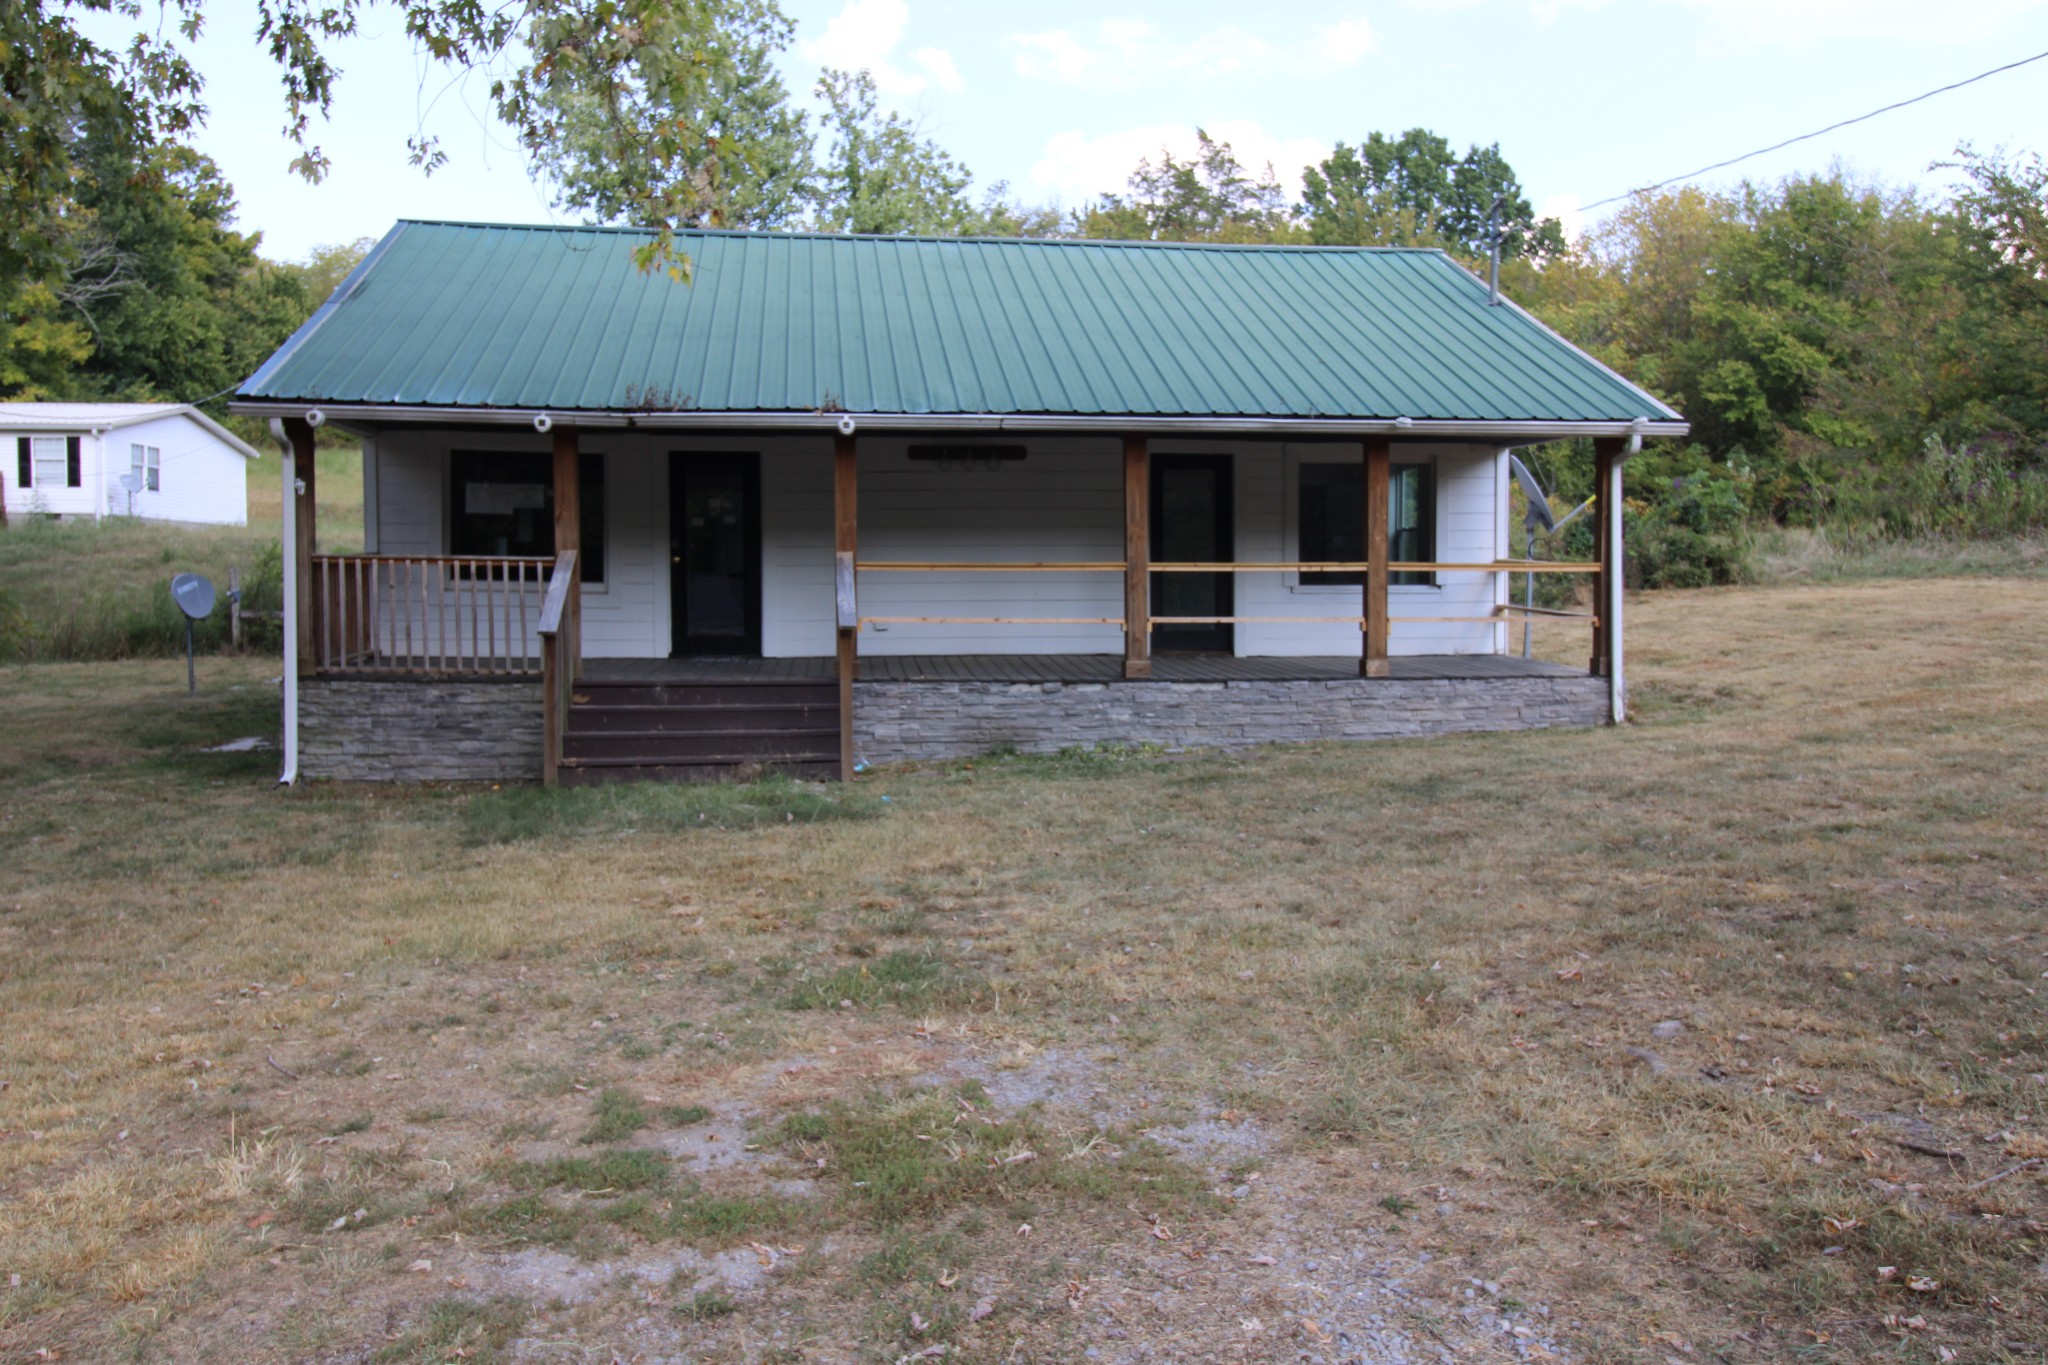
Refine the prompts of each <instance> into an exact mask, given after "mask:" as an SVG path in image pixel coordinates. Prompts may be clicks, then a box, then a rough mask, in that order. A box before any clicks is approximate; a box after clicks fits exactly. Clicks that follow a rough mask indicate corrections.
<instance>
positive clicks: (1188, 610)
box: [1152, 455, 1235, 653]
mask: <svg viewBox="0 0 2048 1365" xmlns="http://www.w3.org/2000/svg"><path fill="white" fill-rule="evenodd" d="M1230 498H1231V464H1230V459H1229V457H1228V456H1220V457H1219V456H1205V455H1163V456H1160V457H1159V458H1158V459H1157V460H1155V461H1154V463H1153V465H1152V557H1153V559H1154V560H1155V561H1158V562H1161V563H1167V564H1219V563H1223V562H1226V561H1228V560H1229V559H1231V558H1232V555H1233V547H1232V544H1231V530H1230V528H1231V506H1230ZM1234 600H1235V597H1234V594H1233V592H1232V583H1231V577H1230V575H1229V574H1227V573H1155V574H1153V575H1152V615H1153V616H1155V617H1160V616H1165V617H1175V616H1191V617H1204V616H1209V617H1214V616H1229V615H1231V614H1232V610H1231V608H1232V603H1233V602H1234ZM1233 638H1234V636H1233V629H1232V627H1231V625H1230V624H1229V623H1228V622H1215V623H1208V622H1195V623H1189V624H1181V625H1159V626H1155V627H1154V628H1153V631H1152V645H1153V648H1155V649H1167V650H1174V649H1182V650H1212V651H1219V652H1223V653H1228V652H1229V651H1230V649H1231V644H1232V640H1233Z"/></svg>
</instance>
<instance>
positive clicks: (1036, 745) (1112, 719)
mask: <svg viewBox="0 0 2048 1365" xmlns="http://www.w3.org/2000/svg"><path fill="white" fill-rule="evenodd" d="M853 715H854V736H855V739H854V752H855V753H856V754H857V755H858V756H859V757H860V758H861V759H862V760H864V761H866V762H869V763H901V762H907V761H914V760H919V759H940V758H971V757H973V756H975V755H977V754H985V753H988V752H990V751H991V750H996V749H1014V750H1017V751H1019V752H1021V753H1055V752H1057V751H1059V750H1061V749H1065V748H1069V747H1072V746H1075V745H1079V746H1082V747H1085V748H1093V747H1094V746H1096V745H1098V744H1112V745H1118V744H1127V745H1137V744H1160V745H1165V746H1168V747H1170V748H1214V749H1235V748H1243V747H1245V746H1247V745H1254V744H1281V743H1290V742H1293V743H1300V742H1303V741H1307V740H1320V739H1348V740H1358V739H1405V738H1414V737H1418V736H1423V735H1446V734H1457V733H1461V732H1470V731H1478V730H1536V729H1543V728H1546V727H1549V726H1558V725H1574V726H1584V725H1598V724H1601V723H1602V722H1603V721H1605V720H1606V719H1607V680H1606V679H1605V678H1597V677H1591V676H1585V677H1577V676H1574V677H1535V678H1487V679H1460V680H1445V679H1432V680H1413V681H1411V680H1406V679H1385V678H1377V679H1372V680H1370V681H1368V680H1364V679H1347V680H1344V681H1340V682H1229V683H1180V682H1119V683H987V682H957V683H951V682H949V683H893V682H863V683H856V684H854V694H853Z"/></svg>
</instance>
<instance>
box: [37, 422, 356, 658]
mask: <svg viewBox="0 0 2048 1365" xmlns="http://www.w3.org/2000/svg"><path fill="white" fill-rule="evenodd" d="M259 449H264V447H259ZM315 460H316V462H317V465H318V469H319V476H318V479H317V481H316V483H315V489H316V493H317V497H318V499H319V513H318V519H319V525H320V548H321V549H322V550H323V551H330V552H347V551H354V550H359V549H361V548H362V543H363V477H362V465H363V461H362V454H361V452H360V451H358V450H356V449H355V448H353V447H351V448H348V449H345V450H344V449H326V450H321V451H319V452H318V453H317V454H316V456H315ZM283 503H284V488H283V479H282V476H281V474H280V472H279V457H278V453H277V451H276V449H275V448H274V447H272V448H268V449H264V454H263V456H262V458H261V459H258V460H256V461H255V462H253V463H252V464H251V465H250V466H249V524H248V525H246V526H178V525H167V524H165V523H162V522H151V521H139V520H134V519H131V518H128V517H111V518H108V519H107V520H106V521H102V522H97V523H95V522H89V521H88V522H62V523H59V522H54V521H46V520H33V519H23V518H19V517H17V518H15V519H14V520H13V521H12V522H10V523H9V524H8V525H7V526H5V527H4V528H0V602H4V603H11V604H12V605H13V606H14V608H15V609H16V610H17V611H18V612H20V614H21V617H22V618H23V620H24V622H25V623H26V626H27V632H28V638H27V640H26V641H25V642H24V646H23V648H22V649H21V651H20V652H21V657H25V658H28V659H41V660H50V659H90V658H123V657H128V656H132V655H152V654H165V653H172V652H176V651H178V650H181V649H182V648H183V640H184V635H183V629H184V627H183V618H182V617H181V616H179V615H178V613H177V610H176V608H175V607H173V606H172V604H171V600H170V581H171V578H172V576H173V575H176V574H181V573H200V574H205V575H206V576H207V577H208V578H210V579H212V580H213V583H214V586H215V587H216V588H218V589H219V590H220V591H221V592H223V593H225V592H226V591H227V585H228V570H229V569H230V568H231V567H232V568H236V569H239V570H241V573H242V579H243V582H244V583H245V584H246V583H249V582H251V581H253V577H254V576H255V575H256V574H258V573H259V572H260V571H261V567H262V565H263V563H264V562H265V559H266V556H267V557H268V559H269V562H270V567H271V570H272V572H273V573H274V572H276V569H277V560H276V551H275V549H274V548H273V547H274V546H275V545H276V544H277V541H278V536H279V532H280V524H279V509H280V508H281V507H282V506H283ZM208 624H209V625H210V626H211V627H212V632H211V634H212V636H213V637H216V638H217V639H218V640H219V641H221V642H225V641H226V639H227V634H228V631H227V608H226V605H225V604H224V603H223V605H222V606H221V607H220V608H219V610H218V612H217V619H215V620H214V621H211V622H209V623H208ZM273 630H274V627H273ZM0 633H4V632H0ZM5 658H6V654H5V652H4V651H0V660H4V659H5Z"/></svg>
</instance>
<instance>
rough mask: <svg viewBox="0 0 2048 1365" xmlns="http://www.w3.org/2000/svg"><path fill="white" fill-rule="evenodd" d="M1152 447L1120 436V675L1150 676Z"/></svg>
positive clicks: (1137, 438)
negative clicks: (1122, 487)
mask: <svg viewBox="0 0 2048 1365" xmlns="http://www.w3.org/2000/svg"><path fill="white" fill-rule="evenodd" d="M1151 579H1152V447H1151V442H1150V441H1149V440H1147V439H1146V438H1145V437H1143V436H1126V437H1124V676H1125V677H1126V678H1149V677H1151V676H1152V583H1151Z"/></svg>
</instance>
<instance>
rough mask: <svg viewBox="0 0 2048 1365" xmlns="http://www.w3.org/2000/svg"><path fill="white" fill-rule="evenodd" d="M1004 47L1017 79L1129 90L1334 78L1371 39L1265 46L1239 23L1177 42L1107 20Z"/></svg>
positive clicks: (1361, 26) (1143, 23)
mask: <svg viewBox="0 0 2048 1365" xmlns="http://www.w3.org/2000/svg"><path fill="white" fill-rule="evenodd" d="M1009 41H1010V45H1011V46H1012V47H1013V48H1015V49H1016V51H1017V70H1018V72H1019V73H1020V74H1022V75H1024V76H1026V77H1028V78H1029V79H1031V80H1039V81H1048V82H1051V83H1053V84H1056V85H1078V86H1088V87H1092V88H1094V89H1105V88H1113V89H1130V88H1133V87H1136V86H1140V85H1145V84H1148V83H1150V82H1153V81H1160V80H1179V81H1209V80H1219V79H1227V78H1230V77H1241V76H1256V75H1263V74H1266V73H1268V72H1272V71H1277V70H1282V69H1285V68H1288V67H1298V66H1301V65H1304V64H1305V65H1308V66H1311V67H1314V68H1315V69H1317V70H1322V71H1332V70H1336V69H1339V68H1341V67H1345V66H1350V65H1352V64H1354V63H1356V62H1357V61H1359V60H1360V59H1361V58H1363V57H1364V56H1365V55H1366V54H1367V53H1368V52H1371V51H1372V50H1373V48H1374V46H1375V41H1376V40H1375V38H1374V35H1373V31H1372V26H1371V25H1369V24H1368V23H1366V21H1365V20H1363V19H1349V20H1345V21H1344V22H1342V23H1337V24H1331V25H1328V26H1327V27H1325V28H1323V29H1320V30H1319V31H1318V32H1317V33H1316V34H1315V35H1314V37H1313V38H1311V39H1310V40H1308V41H1306V42H1303V43H1301V44H1299V45H1295V46H1281V45H1279V44H1275V43H1271V42H1268V41H1267V40H1266V39H1264V38H1261V37H1259V36H1258V35H1257V34H1254V33H1251V32H1249V31H1248V30H1246V29H1244V28H1241V27H1239V26H1238V25H1236V24H1225V25H1223V26H1222V27H1220V28H1213V29H1210V30H1209V31H1208V32H1206V33H1198V34H1195V35H1193V36H1192V37H1188V38H1174V37H1170V36H1168V34H1167V33H1166V31H1165V30H1163V29H1162V28H1160V27H1159V25H1157V24H1154V23H1152V22H1150V21H1149V20H1145V19H1104V20H1103V21H1102V22H1101V23H1099V24H1097V25H1096V26H1095V32H1094V33H1093V35H1092V36H1088V37H1079V36H1076V35H1075V34H1074V33H1073V32H1072V31H1071V30H1068V29H1063V28H1059V29H1049V30H1047V31H1045V32H1043V33H1018V34H1013V35H1011V37H1010V40H1009Z"/></svg>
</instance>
